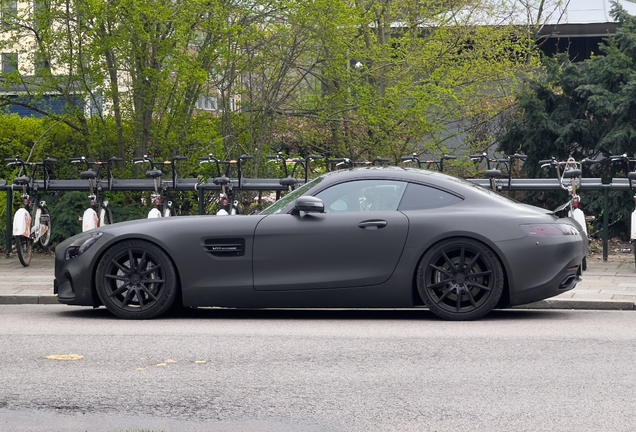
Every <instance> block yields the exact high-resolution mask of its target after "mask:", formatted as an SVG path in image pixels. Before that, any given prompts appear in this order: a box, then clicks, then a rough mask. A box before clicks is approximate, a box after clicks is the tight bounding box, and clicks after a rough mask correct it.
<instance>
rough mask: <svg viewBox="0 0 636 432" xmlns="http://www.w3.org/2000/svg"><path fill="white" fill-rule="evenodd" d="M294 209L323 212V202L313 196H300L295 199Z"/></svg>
mask: <svg viewBox="0 0 636 432" xmlns="http://www.w3.org/2000/svg"><path fill="white" fill-rule="evenodd" d="M294 210H296V211H299V212H301V211H302V212H306V213H324V212H325V204H324V203H323V202H322V200H321V199H320V198H316V197H313V196H308V195H307V196H301V197H300V198H298V199H297V200H296V204H295V205H294Z"/></svg>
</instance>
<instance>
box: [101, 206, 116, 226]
mask: <svg viewBox="0 0 636 432" xmlns="http://www.w3.org/2000/svg"><path fill="white" fill-rule="evenodd" d="M112 223H113V212H112V211H111V210H110V207H102V208H101V210H100V211H99V226H104V225H110V224H112Z"/></svg>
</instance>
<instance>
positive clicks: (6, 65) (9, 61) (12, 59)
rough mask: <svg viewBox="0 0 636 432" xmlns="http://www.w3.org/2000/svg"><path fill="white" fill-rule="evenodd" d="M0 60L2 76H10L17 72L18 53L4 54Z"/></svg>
mask: <svg viewBox="0 0 636 432" xmlns="http://www.w3.org/2000/svg"><path fill="white" fill-rule="evenodd" d="M1 60H2V73H3V74H10V73H11V72H14V71H16V70H18V53H4V54H2V59H1Z"/></svg>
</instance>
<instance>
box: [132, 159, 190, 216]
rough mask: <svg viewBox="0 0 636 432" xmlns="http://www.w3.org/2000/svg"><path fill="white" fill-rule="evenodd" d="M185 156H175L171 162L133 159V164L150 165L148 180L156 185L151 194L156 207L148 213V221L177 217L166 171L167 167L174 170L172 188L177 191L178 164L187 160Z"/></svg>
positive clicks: (151, 200) (147, 173)
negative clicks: (166, 179) (169, 192)
mask: <svg viewBox="0 0 636 432" xmlns="http://www.w3.org/2000/svg"><path fill="white" fill-rule="evenodd" d="M186 159H187V158H186V157H185V156H175V157H174V158H172V159H171V160H166V161H163V162H156V161H153V160H152V159H150V158H149V157H148V156H147V155H144V157H141V158H133V163H149V164H150V170H148V171H146V178H151V179H152V180H153V184H154V191H153V192H151V193H150V202H151V203H152V204H153V205H154V206H155V208H153V209H151V210H150V211H149V212H148V219H153V218H158V217H170V216H175V215H176V210H175V209H174V207H173V202H172V201H171V200H170V196H169V194H168V186H169V183H170V182H165V181H163V179H162V178H163V175H164V171H163V169H164V168H165V167H166V166H170V167H171V168H172V188H173V189H176V185H177V167H176V162H177V161H181V160H186Z"/></svg>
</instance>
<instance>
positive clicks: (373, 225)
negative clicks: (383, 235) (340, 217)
mask: <svg viewBox="0 0 636 432" xmlns="http://www.w3.org/2000/svg"><path fill="white" fill-rule="evenodd" d="M386 225H387V222H386V221H385V220H368V221H364V222H360V223H359V224H358V226H359V227H360V228H364V229H380V228H384V227H385V226H386Z"/></svg>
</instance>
